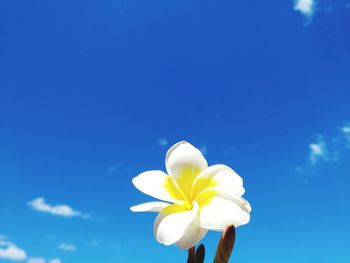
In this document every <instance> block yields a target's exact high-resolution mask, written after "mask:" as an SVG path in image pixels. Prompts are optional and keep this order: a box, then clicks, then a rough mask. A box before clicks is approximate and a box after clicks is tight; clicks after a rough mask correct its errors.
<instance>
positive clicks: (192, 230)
mask: <svg viewBox="0 0 350 263" xmlns="http://www.w3.org/2000/svg"><path fill="white" fill-rule="evenodd" d="M207 232H208V230H207V229H204V228H201V227H200V226H198V225H197V224H195V223H192V224H190V225H189V226H188V227H187V229H186V231H185V234H184V235H183V236H182V237H181V238H180V240H179V241H177V242H176V245H177V246H179V247H180V248H182V249H189V248H191V247H193V246H195V245H196V244H197V243H198V242H199V241H201V240H202V239H203V237H204V236H205V235H206V234H207Z"/></svg>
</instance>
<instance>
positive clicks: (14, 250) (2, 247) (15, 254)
mask: <svg viewBox="0 0 350 263" xmlns="http://www.w3.org/2000/svg"><path fill="white" fill-rule="evenodd" d="M1 237H2V239H3V238H6V237H5V236H1ZM26 258H27V254H26V252H25V251H24V250H23V249H21V248H19V247H17V246H16V245H15V244H13V243H11V242H8V241H6V240H1V244H0V259H4V260H12V261H23V260H25V259H26Z"/></svg>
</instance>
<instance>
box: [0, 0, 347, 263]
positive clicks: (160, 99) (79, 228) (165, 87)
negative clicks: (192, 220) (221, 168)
mask: <svg viewBox="0 0 350 263" xmlns="http://www.w3.org/2000/svg"><path fill="white" fill-rule="evenodd" d="M349 27H350V2H349V1H347V0H345V1H343V0H339V1H330V0H319V1H317V2H316V3H315V5H314V6H313V9H312V12H311V13H308V14H302V12H300V11H298V10H294V2H293V1H292V0H290V1H228V0H224V1H213V0H210V1H202V0H201V1H196V0H195V1H189V0H176V1H165V0H162V1H155V0H151V1H142V0H116V1H81V0H77V1H68V0H60V1H47V0H46V1H43V0H34V1H24V0H16V1H14V0H3V1H0V186H1V188H0V234H1V235H6V236H7V238H3V240H6V242H12V243H14V244H15V245H16V246H17V247H18V248H20V249H22V250H24V251H25V252H26V254H27V256H28V257H27V259H29V258H38V257H40V258H44V259H45V260H46V262H49V261H48V260H49V259H53V258H59V259H60V260H61V262H62V263H96V262H98V263H100V262H101V263H112V262H114V263H115V262H123V263H127V262H130V263H134V262H152V263H157V262H185V258H186V252H185V251H181V250H180V249H178V248H177V247H175V246H172V247H165V246H163V245H160V244H158V243H157V242H156V241H155V240H154V237H153V230H152V224H153V219H154V217H155V214H132V213H131V212H130V211H129V206H131V205H134V204H137V203H141V202H144V201H149V200H152V199H151V198H149V197H147V196H145V195H143V194H141V193H140V192H138V191H137V190H136V189H134V187H133V186H132V184H131V179H132V178H133V177H134V176H136V175H137V174H138V173H140V172H143V171H146V170H150V169H162V170H164V169H165V168H164V157H165V152H166V150H167V148H168V147H169V146H171V144H173V143H175V142H177V141H179V140H187V141H189V142H191V143H192V144H194V145H195V146H197V147H198V148H200V149H202V150H205V152H206V153H205V155H206V158H207V160H208V162H209V164H216V163H224V164H227V165H229V166H231V167H233V168H234V169H235V170H236V171H237V172H238V173H239V174H240V175H241V176H242V177H243V178H244V180H245V188H246V194H245V197H246V199H248V200H249V201H250V203H251V205H252V208H253V211H252V217H251V222H250V223H249V224H248V225H246V226H242V227H240V228H239V229H238V233H237V235H238V236H237V243H236V248H235V252H234V255H233V257H232V262H236V263H257V262H258V263H281V262H284V263H289V262H290V263H310V262H318V263H347V262H349V261H350V250H349V247H350V239H349V234H350V225H349V222H350V205H349V200H350V128H348V129H347V127H350V124H349V122H350V34H349ZM159 140H161V141H162V142H163V144H166V143H167V145H166V146H164V145H161V143H159ZM38 197H43V198H45V201H46V202H47V203H49V204H51V205H56V204H66V205H69V206H70V207H72V208H73V209H75V210H76V211H81V212H82V213H86V214H89V215H90V216H89V218H87V219H83V218H82V217H80V216H76V217H73V218H63V217H61V216H57V215H52V214H49V213H44V212H39V211H35V210H34V209H32V208H30V207H29V206H28V202H29V201H31V200H34V199H35V198H38ZM219 236H220V234H219V233H210V234H208V235H207V236H206V238H205V239H204V240H203V242H204V243H205V245H206V247H207V261H206V262H211V258H212V256H213V253H214V250H215V246H216V242H217V240H218V238H219ZM3 242H4V241H3ZM62 243H64V244H72V245H74V246H75V248H76V249H75V251H62V250H60V249H59V248H58V246H59V245H60V244H62ZM0 249H5V248H4V247H1V246H0ZM0 261H1V262H2V261H3V262H7V261H6V260H4V259H1V258H0ZM25 262H26V261H25Z"/></svg>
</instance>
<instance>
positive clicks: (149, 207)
mask: <svg viewBox="0 0 350 263" xmlns="http://www.w3.org/2000/svg"><path fill="white" fill-rule="evenodd" d="M168 205H170V204H168V203H164V202H148V203H143V204H140V205H135V206H132V207H130V210H131V211H132V212H160V211H162V210H163V209H164V208H165V207H167V206H168Z"/></svg>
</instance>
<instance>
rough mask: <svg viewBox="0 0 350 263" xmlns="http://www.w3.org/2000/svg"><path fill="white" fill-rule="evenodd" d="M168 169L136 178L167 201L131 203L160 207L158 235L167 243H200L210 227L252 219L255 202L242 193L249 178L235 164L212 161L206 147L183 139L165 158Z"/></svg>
mask: <svg viewBox="0 0 350 263" xmlns="http://www.w3.org/2000/svg"><path fill="white" fill-rule="evenodd" d="M165 165H166V170H167V172H168V174H165V173H164V172H162V171H147V172H144V173H141V174H140V175H138V176H137V177H135V178H134V179H133V180H132V182H133V184H134V185H135V187H136V188H137V189H139V190H140V191H141V192H143V193H145V194H147V195H150V196H152V197H154V198H157V199H160V200H162V201H167V202H170V203H171V204H169V203H166V202H149V203H144V204H140V205H137V206H133V207H131V208H130V209H131V211H133V212H160V213H159V214H158V216H157V217H156V219H155V221H154V235H155V237H156V239H157V241H158V242H160V243H162V244H164V245H171V244H174V243H175V244H176V245H178V246H179V247H180V248H182V249H189V248H191V247H193V246H195V245H196V244H197V243H198V242H199V241H200V240H201V239H202V238H203V237H204V236H205V235H206V233H207V232H208V230H216V231H223V230H225V228H226V226H228V225H234V226H235V227H237V226H240V225H243V224H247V223H248V222H249V220H250V211H251V207H250V205H249V203H248V202H247V201H246V200H245V199H243V198H242V195H243V193H244V188H243V180H242V178H241V177H240V176H239V175H238V174H237V173H235V172H234V171H233V170H232V169H231V168H230V167H228V166H225V165H220V164H219V165H213V166H210V167H208V164H207V161H206V160H205V158H204V157H203V155H202V154H201V152H200V151H199V150H198V149H197V148H195V147H194V146H192V145H191V144H190V143H188V142H185V141H182V142H179V143H177V144H175V145H174V146H172V147H171V148H170V149H169V150H168V152H167V154H166V159H165Z"/></svg>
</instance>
